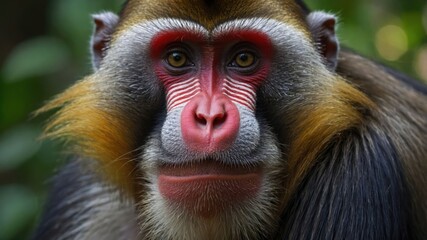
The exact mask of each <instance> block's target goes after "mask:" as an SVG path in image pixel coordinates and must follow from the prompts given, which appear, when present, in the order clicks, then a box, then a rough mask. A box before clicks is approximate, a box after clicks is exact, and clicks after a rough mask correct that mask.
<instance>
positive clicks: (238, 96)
mask: <svg viewBox="0 0 427 240" xmlns="http://www.w3.org/2000/svg"><path fill="white" fill-rule="evenodd" d="M223 93H224V95H226V96H227V97H229V98H230V99H231V101H232V102H233V103H236V104H240V105H243V106H245V107H247V108H248V109H250V110H252V111H255V102H256V93H255V89H254V87H253V86H252V85H251V84H249V83H245V82H239V81H237V80H233V79H232V78H225V79H224V82H223Z"/></svg>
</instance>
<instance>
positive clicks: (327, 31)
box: [307, 12, 339, 71]
mask: <svg viewBox="0 0 427 240" xmlns="http://www.w3.org/2000/svg"><path fill="white" fill-rule="evenodd" d="M336 22H337V19H336V17H335V16H334V15H332V14H328V13H324V12H312V13H310V14H309V15H308V16H307V23H308V26H309V28H310V30H311V33H312V35H313V39H314V41H315V44H316V46H317V50H318V51H319V53H320V54H321V55H322V56H323V57H324V58H325V63H326V66H327V67H328V68H329V70H331V71H335V69H336V67H337V63H338V62H337V61H338V52H339V42H338V39H337V36H336V35H335V26H336V25H335V24H336Z"/></svg>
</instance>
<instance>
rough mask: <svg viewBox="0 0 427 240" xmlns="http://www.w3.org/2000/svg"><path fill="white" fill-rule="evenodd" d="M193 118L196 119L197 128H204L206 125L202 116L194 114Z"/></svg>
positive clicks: (204, 117)
mask: <svg viewBox="0 0 427 240" xmlns="http://www.w3.org/2000/svg"><path fill="white" fill-rule="evenodd" d="M194 118H195V119H196V122H197V124H198V125H199V126H203V127H205V126H206V125H207V124H208V121H207V118H206V116H205V115H203V114H200V113H199V114H196V116H195V117H194Z"/></svg>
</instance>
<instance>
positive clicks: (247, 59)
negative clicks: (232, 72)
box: [234, 52, 255, 68]
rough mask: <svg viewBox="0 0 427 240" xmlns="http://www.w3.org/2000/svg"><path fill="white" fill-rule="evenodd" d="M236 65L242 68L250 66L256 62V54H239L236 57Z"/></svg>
mask: <svg viewBox="0 0 427 240" xmlns="http://www.w3.org/2000/svg"><path fill="white" fill-rule="evenodd" d="M234 61H235V62H236V65H237V66H239V67H242V68H246V67H250V66H252V65H253V64H254V63H255V56H254V54H252V53H250V52H242V53H239V54H237V56H236V58H235V59H234Z"/></svg>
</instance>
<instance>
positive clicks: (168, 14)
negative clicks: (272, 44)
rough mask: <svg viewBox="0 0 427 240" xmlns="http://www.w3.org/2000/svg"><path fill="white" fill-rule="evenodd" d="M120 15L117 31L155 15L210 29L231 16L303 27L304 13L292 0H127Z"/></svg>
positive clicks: (156, 17)
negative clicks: (265, 19) (264, 18)
mask: <svg viewBox="0 0 427 240" xmlns="http://www.w3.org/2000/svg"><path fill="white" fill-rule="evenodd" d="M120 17H121V21H120V24H119V26H118V29H117V30H118V32H121V31H123V30H125V29H127V28H129V27H131V26H133V25H135V24H137V23H140V22H141V21H146V20H153V19H158V18H177V19H184V20H188V21H192V22H196V23H198V24H200V25H202V26H203V27H205V28H206V29H208V30H212V29H213V28H214V27H215V26H217V25H219V24H221V23H224V22H227V21H231V20H235V19H241V18H253V17H267V18H270V19H275V20H278V21H280V22H286V23H288V24H291V25H293V26H295V27H297V28H298V29H304V31H305V30H306V29H307V27H306V25H305V21H304V19H305V17H304V13H303V11H302V10H301V8H300V7H299V5H297V4H296V3H295V1H294V0H264V1H262V2H260V1H258V0H232V1H231V0H156V1H153V0H128V1H127V2H126V4H125V5H124V8H123V10H122V12H121V16H120Z"/></svg>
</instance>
